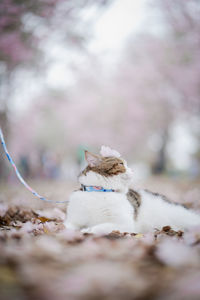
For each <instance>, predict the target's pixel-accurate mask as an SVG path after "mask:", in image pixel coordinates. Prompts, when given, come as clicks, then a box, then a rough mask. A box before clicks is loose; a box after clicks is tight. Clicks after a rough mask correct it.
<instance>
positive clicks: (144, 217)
mask: <svg viewBox="0 0 200 300" xmlns="http://www.w3.org/2000/svg"><path fill="white" fill-rule="evenodd" d="M85 158H86V161H87V163H88V166H87V167H86V168H85V169H84V170H83V171H82V173H81V174H80V175H79V177H78V180H79V182H80V184H81V189H80V190H79V191H75V192H73V193H72V194H71V196H70V199H69V204H68V208H67V218H66V220H65V226H66V228H69V229H75V230H81V231H82V232H87V233H94V234H99V235H101V234H102V235H103V234H109V233H110V232H112V231H114V230H118V231H120V232H135V233H137V232H139V233H145V232H149V231H153V230H154V229H162V227H163V226H166V225H169V226H171V227H172V228H173V229H174V230H185V229H188V228H189V227H190V226H195V225H198V224H200V216H199V215H197V214H196V213H195V212H193V211H191V210H188V209H186V208H185V207H183V206H182V205H179V204H175V203H173V202H170V201H169V200H168V199H167V198H166V197H165V196H162V195H160V194H157V193H152V192H150V191H147V190H133V189H131V188H130V184H131V182H132V178H133V173H132V171H131V169H130V168H128V166H127V163H126V161H125V160H124V159H122V158H121V157H120V154H119V153H118V152H117V151H115V150H111V149H110V148H109V147H105V146H102V148H101V151H100V155H95V154H92V153H90V152H88V151H85Z"/></svg>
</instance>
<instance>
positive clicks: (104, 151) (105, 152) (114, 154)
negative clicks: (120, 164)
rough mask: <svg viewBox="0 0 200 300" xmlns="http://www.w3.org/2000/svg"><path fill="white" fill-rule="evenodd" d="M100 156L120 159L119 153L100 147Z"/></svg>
mask: <svg viewBox="0 0 200 300" xmlns="http://www.w3.org/2000/svg"><path fill="white" fill-rule="evenodd" d="M100 154H101V155H102V156H104V157H108V156H111V157H118V158H119V157H120V154H119V152H117V151H116V150H113V149H111V148H110V147H107V146H101V150H100Z"/></svg>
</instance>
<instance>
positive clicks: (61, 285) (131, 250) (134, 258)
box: [0, 182, 200, 300]
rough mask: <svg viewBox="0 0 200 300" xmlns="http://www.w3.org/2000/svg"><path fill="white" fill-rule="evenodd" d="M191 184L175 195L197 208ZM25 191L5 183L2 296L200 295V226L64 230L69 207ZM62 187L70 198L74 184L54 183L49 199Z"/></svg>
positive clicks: (0, 198) (0, 206)
mask: <svg viewBox="0 0 200 300" xmlns="http://www.w3.org/2000/svg"><path fill="white" fill-rule="evenodd" d="M162 184H163V186H165V188H166V183H162V182H161V183H160V185H159V186H160V188H161V189H162ZM153 185H154V182H151V183H150V184H149V185H147V186H145V188H151V187H152V186H153ZM49 186H50V185H49V184H48V183H47V184H46V186H43V187H42V186H39V188H40V190H41V188H43V189H45V188H46V187H49ZM189 186H190V190H189V189H188V188H187V185H186V186H185V185H181V186H180V185H178V184H176V188H174V189H173V186H171V190H169V194H170V193H171V195H172V196H173V193H174V195H175V194H176V197H177V195H179V196H180V195H181V197H180V199H178V198H177V199H176V200H182V202H184V204H185V205H188V206H189V207H192V208H194V209H198V208H199V207H200V201H199V195H200V193H199V189H198V186H197V185H196V184H194V186H193V187H192V183H190V184H189ZM22 189H23V188H21V186H20V188H19V187H17V186H16V187H15V186H14V187H12V188H10V187H9V186H1V195H0V299H2V300H11V299H12V300H13V299H14V300H18V299H19V300H26V299H34V300H35V299H37V300H40V299H44V300H46V299H48V300H54V299H56V300H64V299H65V300H66V299H74V300H76V299H78V300H79V299H85V300H90V299H95V300H96V299H113V300H115V299H116V300H117V299H128V300H129V299H139V300H142V299H149V300H150V299H158V300H159V299H162V300H168V299H170V300H176V299H182V300H189V299H190V300H193V299H194V300H197V299H200V227H199V228H198V227H196V228H193V229H191V230H190V231H188V232H185V233H183V232H181V231H179V232H175V231H173V229H172V228H170V227H169V226H167V224H166V226H165V227H164V228H163V230H161V231H158V230H155V232H154V233H148V234H145V235H142V234H140V233H139V234H128V233H119V232H113V233H112V234H110V235H109V236H105V237H95V236H93V235H88V234H81V233H80V232H72V231H70V230H67V229H65V228H64V226H63V220H64V218H65V212H64V211H65V205H60V206H58V205H57V206H55V205H50V204H46V203H41V202H39V200H33V199H31V196H30V194H28V192H26V191H23V192H22ZM57 189H59V193H61V194H62V195H64V193H65V195H66V198H67V196H68V193H69V192H70V190H71V186H66V185H63V184H59V185H52V184H51V189H50V192H49V193H50V194H49V196H53V194H54V193H55V190H57ZM65 189H66V191H65ZM166 189H167V188H166ZM154 191H158V192H159V190H158V189H157V190H155V188H154ZM186 191H187V192H186ZM187 193H188V194H187ZM56 197H58V198H59V197H60V195H56ZM184 197H185V198H184Z"/></svg>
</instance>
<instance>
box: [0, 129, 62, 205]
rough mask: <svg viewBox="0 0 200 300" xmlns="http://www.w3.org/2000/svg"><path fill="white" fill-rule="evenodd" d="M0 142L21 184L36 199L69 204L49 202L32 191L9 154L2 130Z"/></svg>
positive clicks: (0, 131)
mask: <svg viewBox="0 0 200 300" xmlns="http://www.w3.org/2000/svg"><path fill="white" fill-rule="evenodd" d="M0 140H1V144H2V146H3V149H4V152H5V154H6V156H7V158H8V161H9V162H10V164H11V165H12V167H13V168H14V170H15V173H16V175H17V177H18V179H19V181H20V182H21V183H22V184H23V185H24V186H25V187H26V188H27V189H28V190H29V191H30V192H31V193H32V194H33V195H34V196H35V197H37V198H39V199H40V200H42V201H46V202H51V203H66V202H68V200H66V201H53V200H48V199H46V198H45V197H43V196H41V195H39V194H38V193H37V192H36V191H35V190H34V189H32V188H31V187H30V185H28V184H27V182H26V181H25V180H24V179H23V177H22V176H21V174H20V172H19V170H18V169H17V167H16V165H15V163H14V161H13V159H12V157H11V156H10V154H9V152H8V149H7V147H6V143H5V140H4V136H3V132H2V130H1V128H0Z"/></svg>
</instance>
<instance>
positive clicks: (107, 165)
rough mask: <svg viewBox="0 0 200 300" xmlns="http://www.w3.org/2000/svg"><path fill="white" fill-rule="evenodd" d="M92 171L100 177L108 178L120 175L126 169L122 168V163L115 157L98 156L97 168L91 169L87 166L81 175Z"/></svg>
mask: <svg viewBox="0 0 200 300" xmlns="http://www.w3.org/2000/svg"><path fill="white" fill-rule="evenodd" d="M89 171H93V172H96V173H98V174H100V175H102V176H105V177H108V176H113V175H117V174H120V173H125V172H126V168H125V166H124V163H123V161H122V160H121V159H120V158H117V157H103V156H102V157H101V156H100V163H99V164H98V165H97V166H94V167H91V166H87V167H86V168H85V169H84V170H83V171H82V174H84V175H86V174H87V172H89Z"/></svg>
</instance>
